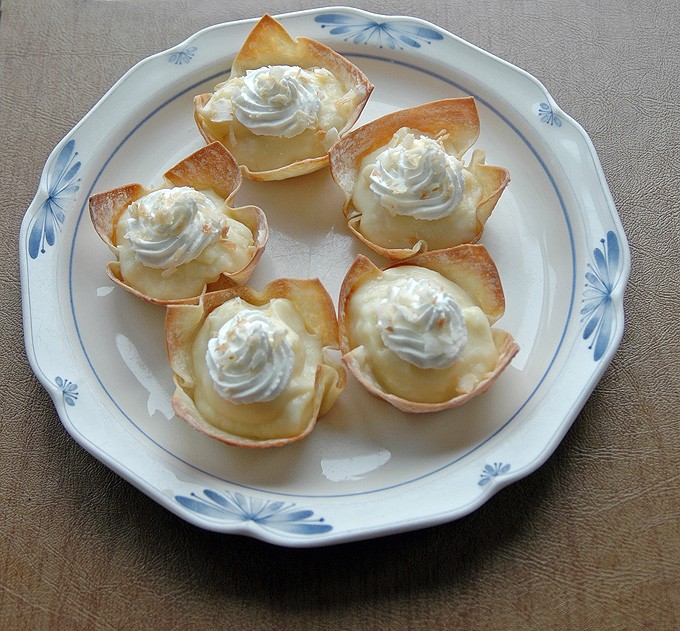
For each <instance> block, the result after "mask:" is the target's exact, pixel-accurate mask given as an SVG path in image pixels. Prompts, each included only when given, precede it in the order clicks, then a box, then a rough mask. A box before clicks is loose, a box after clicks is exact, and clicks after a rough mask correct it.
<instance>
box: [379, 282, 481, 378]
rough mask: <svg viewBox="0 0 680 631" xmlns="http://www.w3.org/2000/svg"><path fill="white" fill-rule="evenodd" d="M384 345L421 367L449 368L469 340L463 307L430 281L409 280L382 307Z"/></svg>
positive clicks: (383, 302)
mask: <svg viewBox="0 0 680 631" xmlns="http://www.w3.org/2000/svg"><path fill="white" fill-rule="evenodd" d="M378 328H379V330H380V336H381V338H382V341H383V343H384V344H385V346H387V348H389V349H390V350H392V351H393V352H394V353H396V354H397V355H398V356H399V357H400V358H401V359H403V360H404V361H407V362H409V363H411V364H413V365H414V366H417V367H418V368H446V367H448V366H450V365H451V364H453V362H454V361H455V360H456V358H457V357H458V356H459V355H460V353H461V351H462V350H463V349H464V348H465V345H466V344H467V341H468V331H467V327H466V325H465V319H464V316H463V312H462V310H461V307H460V305H459V304H458V303H457V302H456V300H455V299H454V297H453V296H452V295H451V294H449V293H448V292H446V291H442V290H441V289H439V288H438V287H436V286H435V285H433V284H432V283H431V282H430V281H429V280H427V279H420V280H415V279H413V278H409V279H406V280H405V282H400V283H398V284H395V285H394V286H392V287H391V288H390V291H389V294H388V296H387V297H386V298H384V299H383V300H381V302H380V304H379V305H378Z"/></svg>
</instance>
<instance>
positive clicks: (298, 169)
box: [194, 15, 373, 180]
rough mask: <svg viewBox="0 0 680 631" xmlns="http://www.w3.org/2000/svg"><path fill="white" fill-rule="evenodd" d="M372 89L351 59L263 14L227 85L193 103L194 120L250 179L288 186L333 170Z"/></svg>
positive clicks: (245, 45)
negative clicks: (338, 145) (332, 156)
mask: <svg viewBox="0 0 680 631" xmlns="http://www.w3.org/2000/svg"><path fill="white" fill-rule="evenodd" d="M372 90H373V86H372V85H371V83H370V81H369V80H368V78H367V77H366V75H365V74H364V73H363V72H362V71H361V70H360V69H359V68H357V67H356V66H355V65H354V64H352V63H351V62H350V61H348V60H347V59H346V58H344V57H343V56H341V55H339V54H338V53H336V52H335V51H333V50H331V49H330V48H329V47H327V46H325V45H324V44H321V43H320V42H317V41H315V40H312V39H309V38H306V37H298V38H296V39H293V38H292V37H291V36H290V35H289V34H288V32H287V31H286V29H285V28H284V27H283V26H282V25H281V23H280V22H278V21H277V20H275V19H274V18H272V17H271V16H269V15H264V16H263V17H262V18H261V19H260V21H259V22H258V23H257V24H256V25H255V27H254V28H253V30H252V31H251V32H250V34H249V35H248V37H247V39H246V40H245V42H244V44H243V46H242V47H241V49H240V51H239V53H238V54H237V55H236V58H235V59H234V62H233V64H232V67H231V71H230V74H229V77H228V78H227V80H226V81H224V82H222V83H220V84H218V85H217V86H215V89H214V91H213V92H212V93H205V94H200V95H198V96H196V97H195V98H194V118H195V120H196V124H197V125H198V129H199V131H200V132H201V134H202V135H203V137H204V138H205V139H206V141H208V142H212V141H215V140H217V141H219V142H221V143H223V144H224V145H225V147H227V149H229V151H231V152H232V153H233V154H234V156H235V157H236V160H237V161H238V163H239V164H240V165H241V169H242V171H243V174H244V175H245V176H246V177H247V178H250V179H253V180H283V179H287V178H291V177H296V176H298V175H303V174H305V173H310V172H312V171H316V170H318V169H320V168H322V167H324V166H325V165H326V164H328V150H329V148H330V147H331V145H332V144H333V143H334V142H335V141H337V140H338V139H339V138H340V137H341V136H342V135H344V134H345V133H346V132H347V131H348V130H349V129H350V128H351V127H352V126H353V125H354V123H355V122H356V120H357V119H358V118H359V115H360V114H361V111H362V110H363V108H364V106H365V104H366V101H367V100H368V97H369V96H370V94H371V91H372Z"/></svg>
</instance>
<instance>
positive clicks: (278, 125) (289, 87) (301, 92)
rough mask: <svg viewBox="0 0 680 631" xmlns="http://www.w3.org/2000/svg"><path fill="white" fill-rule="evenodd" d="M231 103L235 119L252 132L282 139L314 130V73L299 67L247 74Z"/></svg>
mask: <svg viewBox="0 0 680 631" xmlns="http://www.w3.org/2000/svg"><path fill="white" fill-rule="evenodd" d="M317 72H328V71H324V70H317ZM329 74H330V73H329ZM233 103H234V115H235V116H236V119H237V120H238V121H239V122H240V123H242V124H243V125H244V126H245V127H247V128H248V129H249V130H250V131H251V132H253V133H254V134H257V135H266V136H283V137H285V138H293V137H294V136H297V135H298V134H301V133H302V132H303V131H305V129H308V128H310V127H314V126H315V125H316V122H317V114H318V113H319V110H320V109H321V99H320V98H319V94H318V92H317V88H316V87H315V84H314V74H313V72H310V71H309V70H303V69H302V68H299V67H298V66H265V67H263V68H258V69H257V70H248V71H247V72H246V75H245V78H244V82H243V87H242V88H241V91H240V92H239V93H238V94H237V95H236V96H235V97H234V99H233Z"/></svg>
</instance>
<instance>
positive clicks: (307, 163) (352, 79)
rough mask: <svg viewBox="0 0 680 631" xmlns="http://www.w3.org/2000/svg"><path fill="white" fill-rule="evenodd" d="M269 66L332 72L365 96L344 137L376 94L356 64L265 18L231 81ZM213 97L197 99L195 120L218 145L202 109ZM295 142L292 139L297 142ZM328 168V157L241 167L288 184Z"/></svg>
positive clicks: (245, 172)
mask: <svg viewBox="0 0 680 631" xmlns="http://www.w3.org/2000/svg"><path fill="white" fill-rule="evenodd" d="M270 65H296V66H300V67H301V68H310V67H315V66H316V67H321V68H326V69H327V70H330V72H332V73H333V74H334V75H335V76H336V77H337V78H338V79H340V80H341V81H342V82H343V83H344V84H345V85H346V86H348V87H349V88H355V89H357V90H359V91H360V93H361V94H363V95H364V96H363V99H362V100H361V101H360V102H359V103H358V105H357V107H356V108H355V109H354V111H353V112H352V113H351V115H350V117H349V119H348V120H347V122H346V123H345V126H344V127H343V128H342V129H339V130H338V133H339V135H340V136H343V135H344V134H345V133H347V131H348V130H349V129H351V128H352V126H353V125H354V123H356V121H357V119H358V118H359V116H360V114H361V112H362V111H363V109H364V106H365V105H366V102H367V101H368V97H369V96H370V95H371V92H372V91H373V85H372V84H371V82H370V81H369V80H368V77H366V75H365V74H364V73H363V72H362V71H361V70H360V69H359V68H357V67H356V66H355V65H354V64H352V63H351V62H350V61H348V60H347V59H346V58H345V57H343V56H342V55H339V54H338V53H336V52H335V51H334V50H332V49H331V48H329V47H328V46H326V45H325V44H322V43H320V42H317V41H315V40H313V39H309V38H307V37H297V38H292V37H291V36H290V35H289V33H288V31H286V29H285V28H284V27H283V25H282V24H281V23H280V22H278V21H277V20H275V19H274V18H273V17H271V16H270V15H267V14H265V15H264V16H263V17H262V18H261V19H260V20H259V22H258V23H257V24H256V25H255V27H254V28H253V30H252V31H251V32H250V34H249V35H248V37H247V38H246V40H245V42H244V43H243V46H242V47H241V49H240V51H239V53H238V54H237V55H236V58H235V59H234V62H233V64H232V66H231V72H230V75H229V76H230V77H240V76H243V75H245V74H246V71H247V70H256V69H257V68H262V67H264V66H270ZM211 96H212V93H206V94H199V95H198V96H196V97H194V119H195V121H196V125H197V126H198V129H199V131H200V133H201V135H202V136H203V138H205V140H206V141H207V142H213V141H219V140H220V139H219V138H217V137H215V136H214V135H213V134H212V133H211V131H210V130H209V129H208V127H207V126H206V124H205V121H204V119H203V117H202V115H201V113H200V110H201V108H203V107H204V106H205V104H206V103H207V102H208V101H209V100H210V98H211ZM294 141H295V138H291V142H294ZM327 164H328V154H326V155H323V156H318V157H311V158H307V159H304V160H298V161H296V162H293V163H291V164H287V165H283V166H281V167H279V168H276V169H270V170H266V171H251V170H250V169H249V168H248V167H247V166H246V165H245V164H242V165H240V166H241V170H242V172H243V175H244V176H245V177H247V178H248V179H251V180H261V181H264V180H285V179H288V178H292V177H297V176H298V175H304V174H306V173H311V172H313V171H317V170H319V169H321V168H323V167H324V166H326V165H327Z"/></svg>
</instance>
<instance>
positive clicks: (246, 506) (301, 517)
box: [175, 489, 333, 535]
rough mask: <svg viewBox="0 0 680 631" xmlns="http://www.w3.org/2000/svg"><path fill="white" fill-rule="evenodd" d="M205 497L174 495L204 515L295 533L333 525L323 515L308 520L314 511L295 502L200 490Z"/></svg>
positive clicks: (323, 530)
mask: <svg viewBox="0 0 680 631" xmlns="http://www.w3.org/2000/svg"><path fill="white" fill-rule="evenodd" d="M203 495H204V496H205V498H207V499H205V498H203V497H200V496H198V495H196V494H195V493H192V494H191V496H190V497H187V496H185V495H176V496H175V499H176V500H177V502H179V504H181V505H182V506H184V507H185V508H188V509H189V510H192V511H194V512H195V513H198V514H200V515H204V516H206V517H216V518H219V519H227V520H229V521H237V522H238V521H241V522H246V521H252V522H254V523H256V524H257V525H258V526H261V527H263V528H268V529H273V530H278V531H280V532H285V533H289V534H295V535H320V534H323V533H326V532H329V531H331V530H332V529H333V526H331V525H329V524H327V523H325V522H324V519H323V518H320V519H312V517H313V516H314V511H311V510H309V509H303V508H297V506H296V505H295V504H286V503H285V502H280V501H271V500H261V499H256V498H254V497H246V496H245V495H243V494H242V493H230V492H229V491H225V492H224V493H218V492H217V491H213V490H211V489H204V490H203Z"/></svg>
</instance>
